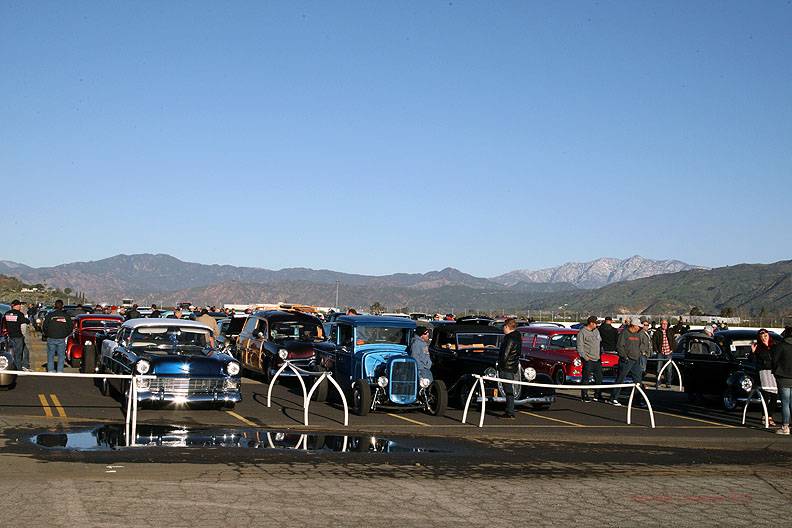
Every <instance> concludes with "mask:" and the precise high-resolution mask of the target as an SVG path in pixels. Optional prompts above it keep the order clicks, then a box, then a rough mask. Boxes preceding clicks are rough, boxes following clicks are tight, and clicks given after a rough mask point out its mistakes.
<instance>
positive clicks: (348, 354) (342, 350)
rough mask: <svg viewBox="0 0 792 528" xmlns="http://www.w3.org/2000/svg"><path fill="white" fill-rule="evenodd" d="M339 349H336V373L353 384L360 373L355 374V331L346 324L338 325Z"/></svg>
mask: <svg viewBox="0 0 792 528" xmlns="http://www.w3.org/2000/svg"><path fill="white" fill-rule="evenodd" d="M337 344H338V348H337V349H336V361H335V372H336V375H337V376H338V377H339V379H343V380H344V381H348V382H349V383H352V382H353V381H355V380H356V379H357V378H358V376H359V373H357V372H353V371H352V368H353V366H354V355H355V329H354V327H353V326H352V325H349V324H346V323H339V324H338V343H337Z"/></svg>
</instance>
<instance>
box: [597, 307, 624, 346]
mask: <svg viewBox="0 0 792 528" xmlns="http://www.w3.org/2000/svg"><path fill="white" fill-rule="evenodd" d="M599 334H600V337H601V338H602V350H603V351H604V352H610V353H614V352H616V342H617V341H618V339H619V331H618V330H616V329H615V328H613V319H612V318H611V317H610V316H607V317H606V318H605V320H604V321H602V324H601V325H599Z"/></svg>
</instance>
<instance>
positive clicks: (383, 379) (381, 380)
mask: <svg viewBox="0 0 792 528" xmlns="http://www.w3.org/2000/svg"><path fill="white" fill-rule="evenodd" d="M377 385H379V386H380V387H382V388H383V389H384V388H385V387H387V386H388V378H386V377H385V376H380V377H379V378H377Z"/></svg>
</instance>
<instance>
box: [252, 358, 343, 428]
mask: <svg viewBox="0 0 792 528" xmlns="http://www.w3.org/2000/svg"><path fill="white" fill-rule="evenodd" d="M287 367H288V368H290V369H291V371H292V372H294V374H295V375H296V376H297V379H298V380H299V382H300V386H301V387H302V390H303V425H308V406H309V405H310V404H311V396H313V394H314V392H316V389H317V388H318V387H319V384H320V383H322V381H324V380H325V379H326V380H328V381H329V382H330V383H332V384H333V386H334V387H335V388H336V390H337V391H338V394H339V395H340V396H341V403H343V404H344V427H347V426H348V425H349V406H348V405H347V400H346V395H345V394H344V390H343V389H342V388H341V385H339V384H338V382H337V381H336V380H335V379H333V375H332V374H331V373H330V372H327V371H326V370H325V371H322V372H312V371H310V370H303V369H301V368H299V367H295V366H294V365H292V363H291V361H288V360H286V361H284V362H283V365H281V367H280V368H279V369H278V370H277V371H276V372H275V375H274V376H272V380H270V382H269V388H268V389H267V407H272V388H273V387H274V386H275V382H276V381H277V380H278V377H279V376H280V375H281V373H282V372H283V371H284V370H285V369H286V368H287ZM303 375H306V376H316V377H317V378H318V379H317V380H316V381H314V383H313V385H312V386H311V390H308V389H307V388H306V386H305V382H304V381H303V379H302V378H303Z"/></svg>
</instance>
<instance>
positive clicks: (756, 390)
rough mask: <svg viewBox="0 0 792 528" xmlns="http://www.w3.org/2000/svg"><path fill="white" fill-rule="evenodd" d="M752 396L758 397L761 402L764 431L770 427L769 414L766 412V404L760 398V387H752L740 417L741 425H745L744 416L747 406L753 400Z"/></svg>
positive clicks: (761, 397) (762, 398) (762, 397)
mask: <svg viewBox="0 0 792 528" xmlns="http://www.w3.org/2000/svg"><path fill="white" fill-rule="evenodd" d="M754 394H756V395H757V396H759V401H760V402H762V411H763V412H764V415H763V418H764V426H765V429H767V428H769V427H770V413H769V412H768V410H767V404H766V403H765V400H764V396H762V389H761V387H754V389H753V390H752V391H751V394H749V395H748V398H747V399H746V400H745V407H743V416H742V424H743V425H745V415H746V414H747V413H748V406H749V405H751V399H752V398H753V396H754Z"/></svg>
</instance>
